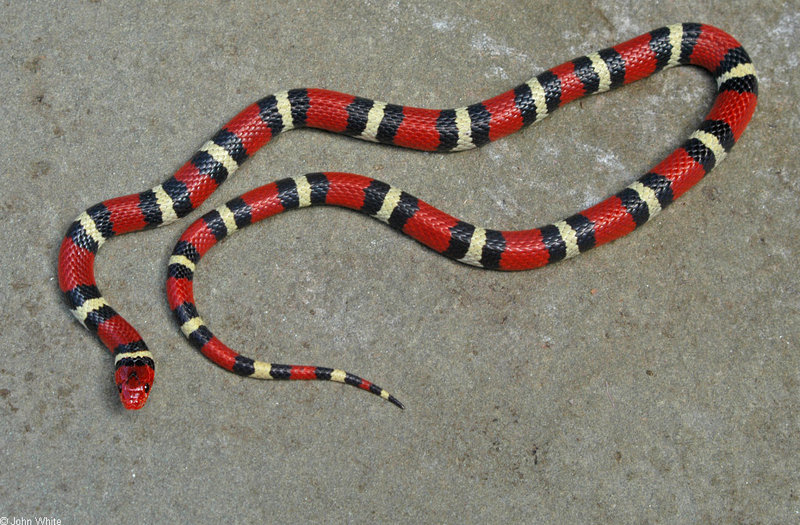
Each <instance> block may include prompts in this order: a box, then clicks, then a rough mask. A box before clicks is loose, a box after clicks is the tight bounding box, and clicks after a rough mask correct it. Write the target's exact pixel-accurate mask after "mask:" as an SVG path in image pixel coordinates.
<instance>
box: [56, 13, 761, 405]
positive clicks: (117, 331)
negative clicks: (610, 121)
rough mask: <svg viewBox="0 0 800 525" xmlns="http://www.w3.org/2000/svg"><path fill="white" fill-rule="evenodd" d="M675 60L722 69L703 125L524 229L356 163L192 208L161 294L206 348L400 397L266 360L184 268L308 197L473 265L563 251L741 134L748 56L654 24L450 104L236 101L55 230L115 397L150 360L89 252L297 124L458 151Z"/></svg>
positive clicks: (682, 184) (151, 373) (150, 374)
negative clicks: (174, 164)
mask: <svg viewBox="0 0 800 525" xmlns="http://www.w3.org/2000/svg"><path fill="white" fill-rule="evenodd" d="M679 65H693V66H699V67H700V68H703V69H705V70H707V71H708V72H709V73H710V74H711V75H712V76H713V78H714V79H715V81H716V94H715V98H714V102H713V105H712V107H711V109H710V111H709V113H708V114H707V115H706V117H705V118H704V120H703V121H702V123H701V124H700V126H699V127H698V128H697V129H696V130H695V131H694V132H693V133H691V135H690V136H689V137H688V139H686V140H685V141H684V142H683V143H682V144H681V145H680V146H679V147H677V148H676V149H675V150H674V151H672V152H671V153H670V154H669V155H668V156H667V157H666V158H664V160H662V161H661V162H659V163H658V164H657V165H655V166H654V167H653V168H652V169H650V170H649V171H648V172H647V173H645V174H644V175H642V176H641V177H639V178H638V179H637V180H635V181H634V182H633V183H631V184H629V185H628V186H626V187H625V188H623V189H621V190H620V191H618V192H617V193H615V194H613V195H611V196H609V197H607V198H606V199H605V200H603V201H601V202H599V203H597V204H595V205H593V206H591V207H589V208H587V209H585V210H583V211H580V212H578V213H575V214H573V215H571V216H570V217H568V218H566V219H563V220H560V221H557V222H554V223H552V224H548V225H545V226H541V227H538V228H533V229H528V230H521V231H501V230H494V229H488V228H483V227H480V226H475V225H472V224H470V223H467V222H465V221H462V220H460V219H457V218H455V217H453V216H451V215H449V214H447V213H445V212H443V211H441V210H439V209H437V208H435V207H433V206H431V205H429V204H427V203H425V202H424V201H422V200H420V199H418V198H416V197H414V196H412V195H410V194H408V193H406V192H404V191H402V190H400V189H398V188H396V187H394V186H392V185H390V184H388V183H385V182H381V181H379V180H376V179H373V178H370V177H366V176H363V175H356V174H351V173H339V172H328V173H321V172H317V173H309V174H307V175H303V176H300V177H293V178H286V179H282V180H278V181H275V182H272V183H270V184H267V185H265V186H262V187H259V188H257V189H254V190H252V191H250V192H248V193H246V194H244V195H242V196H240V197H237V198H235V199H233V200H230V201H229V202H227V203H226V204H224V205H222V206H220V207H218V208H216V209H215V210H213V211H211V212H209V213H207V214H205V215H203V216H202V217H201V218H199V219H198V220H196V221H195V222H194V223H193V224H192V225H191V226H190V227H189V228H188V229H187V230H186V231H185V232H184V234H183V235H182V236H181V237H180V240H179V241H178V242H177V244H176V246H175V248H174V250H173V252H172V255H171V256H170V258H169V263H168V270H167V298H168V302H169V306H170V309H171V310H172V312H173V313H174V316H175V318H176V320H177V322H178V324H179V326H180V330H181V332H182V333H183V334H184V335H185V336H186V337H187V338H188V339H189V341H190V342H191V344H192V345H194V346H195V347H196V348H198V349H199V350H200V352H201V353H202V354H203V355H205V356H206V357H207V358H208V359H210V360H211V361H212V362H214V363H215V364H217V365H219V366H221V367H222V368H224V369H226V370H229V371H231V372H234V373H236V374H239V375H241V376H249V377H254V378H259V379H278V380H281V379H284V380H324V381H335V382H339V383H346V384H349V385H352V386H355V387H358V388H361V389H363V390H366V391H368V392H370V393H372V394H375V395H377V396H380V397H382V398H383V399H385V400H387V401H389V402H391V403H393V404H395V405H397V406H398V407H400V408H403V404H402V403H401V402H400V401H398V400H397V399H396V398H395V397H394V396H392V395H391V394H389V393H388V392H387V391H386V390H384V389H382V388H380V387H378V386H377V385H375V384H373V383H372V382H370V381H367V380H365V379H363V378H361V377H359V376H357V375H354V374H351V373H349V372H345V371H344V370H340V369H335V368H328V367H319V366H298V365H282V364H272V363H266V362H262V361H258V360H254V359H251V358H249V357H246V356H244V355H241V354H239V353H238V352H236V351H235V350H233V349H231V348H229V347H228V346H226V345H225V344H224V343H222V341H220V340H219V339H218V338H217V337H216V336H215V335H214V334H213V333H212V332H211V330H210V329H209V327H208V326H207V325H206V323H205V322H204V321H203V319H202V318H201V317H200V315H199V313H198V311H197V307H196V304H195V300H194V294H193V282H194V281H193V278H194V273H195V270H196V265H197V263H198V261H199V260H200V258H201V257H202V256H203V255H204V254H205V253H206V252H207V251H208V250H209V249H210V248H211V247H213V246H214V245H215V244H217V243H218V242H219V241H221V240H222V239H224V238H226V237H227V236H229V235H230V234H232V233H234V232H236V231H238V230H240V229H242V228H244V227H245V226H247V225H249V224H253V223H255V222H258V221H260V220H263V219H265V218H267V217H270V216H273V215H276V214H278V213H281V212H283V211H286V210H291V209H298V208H304V207H309V206H314V205H331V206H339V207H344V208H349V209H352V210H356V211H358V212H361V213H364V214H366V215H368V216H370V217H373V218H375V219H378V220H379V221H381V222H384V223H386V224H388V225H389V226H390V227H392V228H394V229H396V230H398V231H400V232H402V233H403V234H406V235H408V236H410V237H412V238H414V239H415V240H417V241H419V242H420V243H422V244H423V245H425V246H427V247H429V248H430V249H432V250H433V251H435V252H437V253H439V254H441V255H444V256H446V257H448V258H450V259H454V260H456V261H458V262H461V263H465V264H468V265H472V266H477V267H481V268H487V269H493V270H527V269H532V268H538V267H541V266H544V265H547V264H550V263H553V262H556V261H560V260H564V259H569V258H572V257H574V256H576V255H578V254H580V253H583V252H585V251H587V250H589V249H591V248H593V247H595V246H599V245H601V244H605V243H607V242H610V241H612V240H615V239H617V238H619V237H622V236H623V235H626V234H628V233H630V232H631V231H633V230H634V229H636V228H637V227H639V226H641V225H642V224H644V223H645V222H647V221H648V220H650V219H652V218H653V217H655V216H656V215H657V214H658V213H659V212H660V211H661V210H663V209H664V208H665V207H667V206H668V205H669V204H671V203H672V202H673V201H674V200H675V199H677V198H678V197H680V196H681V195H682V194H683V193H685V192H686V191H687V190H688V189H689V188H691V187H692V186H694V185H695V184H696V183H697V182H699V181H700V180H701V179H702V178H703V177H704V176H705V175H706V174H707V173H708V172H709V171H710V170H711V169H713V168H714V167H715V166H716V165H717V164H718V163H719V162H720V161H722V159H723V158H724V157H725V156H726V155H727V154H728V152H729V151H730V149H731V148H732V147H733V145H734V143H735V142H736V141H737V140H738V139H739V137H740V136H741V135H742V133H743V132H744V129H745V127H746V126H747V124H748V123H749V121H750V119H751V117H752V115H753V112H754V111H755V107H756V101H757V97H758V81H757V78H756V71H755V68H754V66H753V63H752V61H751V60H750V57H749V55H748V54H747V52H746V51H745V50H744V49H743V47H742V46H741V44H740V43H739V42H738V41H737V40H736V39H735V38H734V37H732V36H731V35H729V34H728V33H726V32H725V31H723V30H721V29H718V28H715V27H713V26H710V25H706V24H700V23H681V24H674V25H669V26H665V27H661V28H659V29H655V30H653V31H650V32H648V33H645V34H642V35H640V36H637V37H635V38H633V39H630V40H628V41H626V42H623V43H621V44H618V45H615V46H612V47H608V48H605V49H602V50H600V51H597V52H595V53H591V54H588V55H584V56H581V57H578V58H576V59H574V60H571V61H569V62H565V63H564V64H561V65H559V66H556V67H554V68H552V69H549V70H547V71H544V72H542V73H540V74H538V75H537V76H535V77H533V78H531V79H530V80H528V81H526V82H524V83H522V84H519V85H518V86H516V87H514V88H513V89H510V90H508V91H506V92H505V93H502V94H500V95H497V96H495V97H493V98H490V99H487V100H484V101H482V102H477V103H474V104H470V105H468V106H462V107H458V108H455V109H443V110H442V109H424V108H417V107H411V106H402V105H397V104H390V103H385V102H380V101H377V100H371V99H368V98H363V97H359V96H354V95H348V94H345V93H341V92H337V91H331V90H327V89H320V88H299V89H291V90H288V91H282V92H278V93H275V94H272V95H269V96H267V97H264V98H262V99H260V100H258V101H257V102H255V103H253V104H251V105H250V106H248V107H246V108H245V109H244V110H242V111H241V112H240V113H239V114H237V115H236V116H235V117H234V118H233V119H232V120H231V121H230V122H228V123H227V124H225V125H224V126H223V127H222V129H220V130H219V131H218V132H217V133H216V134H215V135H214V136H213V137H212V138H211V139H210V140H208V141H207V142H205V143H204V144H203V145H202V146H201V147H200V149H199V150H198V151H197V152H196V153H195V154H194V155H193V156H192V157H191V159H189V161H187V162H186V163H185V164H184V165H182V166H181V167H180V168H179V169H178V170H177V171H176V172H175V173H174V174H173V175H172V176H171V177H170V178H168V179H167V180H165V181H164V182H162V183H161V184H159V185H157V186H155V187H153V188H151V189H148V190H145V191H143V192H140V193H134V194H131V195H125V196H121V197H116V198H112V199H108V200H105V201H102V202H100V203H98V204H95V205H94V206H91V207H89V208H88V209H86V210H85V211H84V212H83V213H81V214H80V215H79V216H78V217H77V218H76V219H75V220H74V221H73V222H72V223H71V225H70V226H69V228H68V230H67V232H66V235H65V236H64V239H63V241H62V243H61V247H60V251H59V256H58V282H59V287H60V290H61V292H63V294H64V296H65V297H66V302H67V306H68V308H69V310H70V311H71V312H72V314H73V315H74V316H75V317H76V318H77V319H78V321H79V322H80V323H81V324H82V325H83V326H85V327H86V328H87V329H88V330H89V331H91V332H93V333H94V334H96V335H97V337H98V338H99V339H100V341H101V342H102V343H103V344H104V345H105V346H106V347H107V348H108V349H109V350H110V352H111V354H112V356H113V357H114V369H115V373H114V376H115V383H116V385H117V390H118V392H119V396H120V400H121V401H122V404H123V406H124V407H125V408H127V409H139V408H141V407H142V406H144V404H145V402H146V401H147V399H148V396H149V394H150V392H151V388H152V385H153V380H154V377H155V365H154V359H153V354H152V353H151V352H150V350H149V349H148V347H147V345H146V344H145V342H144V341H143V339H142V337H141V336H140V335H139V333H138V332H137V331H136V330H135V329H134V328H133V326H132V325H131V324H130V323H128V321H126V320H125V319H124V318H123V317H122V316H121V315H120V314H119V313H117V311H116V310H115V309H114V308H113V307H112V306H111V305H109V304H108V302H107V301H106V299H105V298H104V297H103V295H102V293H101V292H100V290H99V288H98V286H97V282H96V280H95V276H94V263H95V258H96V255H97V253H98V250H99V249H100V247H101V246H103V244H104V243H105V242H106V241H107V240H109V239H110V238H112V237H116V236H118V235H122V234H124V233H130V232H135V231H139V230H143V229H146V228H151V227H156V226H164V225H166V224H170V223H173V222H175V221H177V220H178V219H179V218H182V217H184V216H186V215H188V214H189V213H190V212H192V211H193V210H194V209H195V208H197V207H198V206H200V205H201V204H202V203H203V202H204V201H205V200H206V199H207V198H208V197H209V196H210V195H211V194H212V193H213V192H214V191H215V190H216V189H217V187H219V185H220V184H222V183H223V182H224V181H225V180H226V179H227V177H229V176H230V175H231V174H233V172H235V171H236V170H237V169H238V168H239V167H240V166H241V164H242V163H243V162H244V161H245V160H247V159H248V158H249V157H250V156H252V155H253V154H254V153H255V152H256V151H257V150H258V149H260V148H261V147H262V146H264V145H265V144H266V143H267V142H269V141H270V140H272V139H273V138H275V137H276V136H277V135H279V134H281V133H283V132H286V131H289V130H292V129H296V128H318V129H323V130H327V131H330V132H333V133H339V134H343V135H348V136H351V137H355V138H359V139H363V140H366V141H371V142H377V143H381V144H389V145H393V146H399V147H403V148H412V149H416V150H422V151H430V152H454V151H463V150H468V149H473V148H477V147H480V146H483V145H484V144H487V143H489V142H492V141H494V140H497V139H500V138H502V137H505V136H506V135H509V134H512V133H514V132H516V131H519V130H520V129H522V128H524V127H526V126H528V125H529V124H532V123H534V122H538V121H540V120H542V119H543V118H545V117H547V116H548V115H549V114H551V113H552V112H553V111H555V110H556V109H557V108H559V107H561V106H563V105H565V104H567V103H569V102H571V101H573V100H577V99H580V98H581V97H584V96H586V95H591V94H595V93H602V92H605V91H609V90H610V89H613V88H616V87H619V86H622V85H625V84H629V83H631V82H634V81H636V80H640V79H643V78H646V77H649V76H650V75H652V74H653V73H655V72H657V71H660V70H663V69H668V68H671V67H674V66H679Z"/></svg>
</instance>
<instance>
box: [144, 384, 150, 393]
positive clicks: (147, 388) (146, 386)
mask: <svg viewBox="0 0 800 525" xmlns="http://www.w3.org/2000/svg"><path fill="white" fill-rule="evenodd" d="M144 392H145V393H149V392H150V385H144Z"/></svg>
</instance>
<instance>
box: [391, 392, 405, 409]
mask: <svg viewBox="0 0 800 525" xmlns="http://www.w3.org/2000/svg"><path fill="white" fill-rule="evenodd" d="M388 401H389V402H390V403H392V404H393V405H395V406H397V407H399V408H400V409H401V410H405V408H406V407H405V405H403V403H401V402H400V400H399V399H397V398H396V397H394V396H391V395H390V396H389V399H388Z"/></svg>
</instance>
